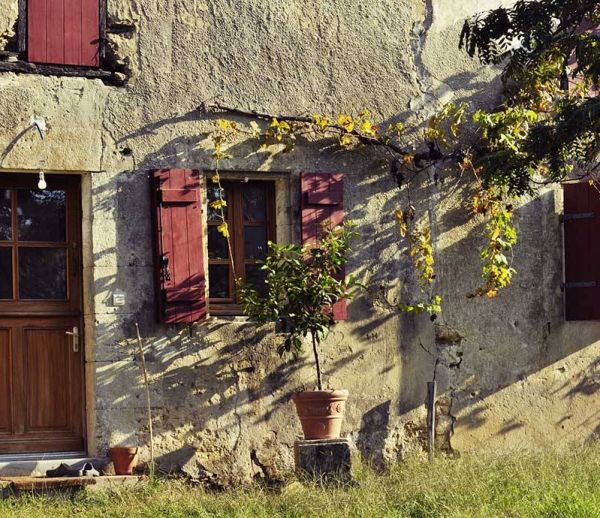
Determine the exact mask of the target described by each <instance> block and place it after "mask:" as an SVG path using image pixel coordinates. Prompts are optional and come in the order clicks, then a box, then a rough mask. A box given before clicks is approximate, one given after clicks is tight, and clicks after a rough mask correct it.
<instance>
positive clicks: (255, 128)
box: [250, 121, 260, 137]
mask: <svg viewBox="0 0 600 518" xmlns="http://www.w3.org/2000/svg"><path fill="white" fill-rule="evenodd" d="M250 128H251V129H252V136H253V137H258V135H260V128H259V127H258V123H257V122H256V121H251V122H250Z"/></svg>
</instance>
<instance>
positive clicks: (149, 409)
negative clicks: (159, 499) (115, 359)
mask: <svg viewBox="0 0 600 518" xmlns="http://www.w3.org/2000/svg"><path fill="white" fill-rule="evenodd" d="M135 331H136V334H137V343H138V350H139V353H140V358H141V360H142V372H143V373H144V386H145V388H146V411H147V413H148V429H149V430H150V476H154V470H155V464H154V432H153V430H152V405H151V404H150V382H149V380H148V369H147V368H146V359H145V358H144V344H143V343H142V337H141V335H140V327H139V326H138V323H137V322H136V323H135Z"/></svg>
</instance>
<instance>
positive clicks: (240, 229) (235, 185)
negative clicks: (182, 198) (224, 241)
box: [206, 178, 277, 316]
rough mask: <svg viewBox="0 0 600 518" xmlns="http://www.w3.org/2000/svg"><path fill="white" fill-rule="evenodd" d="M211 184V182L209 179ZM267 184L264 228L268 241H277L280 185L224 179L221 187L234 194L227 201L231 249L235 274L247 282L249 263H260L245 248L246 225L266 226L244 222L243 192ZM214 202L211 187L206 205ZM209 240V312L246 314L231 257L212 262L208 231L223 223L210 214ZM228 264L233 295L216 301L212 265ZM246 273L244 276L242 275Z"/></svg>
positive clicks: (266, 181)
mask: <svg viewBox="0 0 600 518" xmlns="http://www.w3.org/2000/svg"><path fill="white" fill-rule="evenodd" d="M208 181H209V182H210V180H208ZM259 183H260V184H264V187H265V190H266V199H265V205H266V219H265V224H264V226H265V227H266V231H267V241H274V242H275V241H276V239H277V221H276V214H277V210H276V206H277V200H276V182H275V181H274V180H273V179H264V180H262V179H260V180H257V179H252V180H248V181H245V180H242V179H240V180H237V179H234V178H224V179H223V180H222V181H221V185H222V186H223V188H226V187H228V188H230V189H231V191H230V192H231V194H230V195H229V196H230V198H231V199H229V198H227V202H228V205H227V209H228V210H227V224H228V226H229V234H230V241H231V247H232V252H233V263H234V267H235V271H236V272H237V273H238V274H239V275H240V276H241V277H242V279H245V277H246V275H245V274H246V271H245V270H246V265H247V264H257V263H258V261H259V259H254V260H253V259H247V258H246V254H245V248H244V228H245V227H246V226H263V224H261V223H259V224H255V225H253V224H252V223H248V222H245V221H244V212H243V206H244V196H243V191H244V187H245V186H250V185H252V184H259ZM209 202H210V200H209V196H208V185H207V190H206V203H207V204H208V203H209ZM206 218H207V221H206V224H207V227H206V228H207V237H206V251H207V254H206V268H207V270H206V272H207V278H208V289H207V302H208V311H209V313H210V314H212V315H223V316H226V315H232V316H233V315H242V314H243V311H242V305H241V303H240V301H239V299H238V298H237V297H235V295H233V291H234V285H235V283H234V278H233V271H232V269H231V265H230V264H231V263H230V261H229V258H227V259H211V258H210V252H209V245H208V230H209V229H210V227H216V226H218V225H219V224H220V220H214V221H211V220H209V219H208V212H207V216H206ZM218 264H223V265H228V268H229V294H230V297H227V298H213V297H210V266H211V265H218ZM240 272H243V273H240Z"/></svg>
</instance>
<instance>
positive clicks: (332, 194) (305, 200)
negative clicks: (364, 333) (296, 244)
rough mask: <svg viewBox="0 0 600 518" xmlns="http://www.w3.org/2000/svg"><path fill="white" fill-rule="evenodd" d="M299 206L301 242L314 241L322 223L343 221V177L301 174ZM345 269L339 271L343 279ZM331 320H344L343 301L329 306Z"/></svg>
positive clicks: (345, 315)
mask: <svg viewBox="0 0 600 518" xmlns="http://www.w3.org/2000/svg"><path fill="white" fill-rule="evenodd" d="M300 195H301V201H300V208H301V224H302V243H304V244H315V243H318V241H319V235H320V234H321V233H322V231H323V223H325V222H326V221H330V222H331V223H332V224H333V225H334V226H336V225H340V224H341V223H342V222H343V221H344V178H343V175H341V174H326V173H301V174H300ZM344 275H345V272H343V271H342V272H341V273H340V278H343V276H344ZM333 317H334V318H335V320H346V319H347V312H346V301H345V300H340V301H339V302H337V303H336V304H335V305H334V306H333Z"/></svg>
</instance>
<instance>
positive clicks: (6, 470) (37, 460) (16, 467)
mask: <svg viewBox="0 0 600 518" xmlns="http://www.w3.org/2000/svg"><path fill="white" fill-rule="evenodd" d="M87 462H90V463H91V464H93V466H94V467H95V468H96V469H97V470H99V471H101V470H102V469H104V467H105V466H106V465H107V464H108V463H109V462H110V459H107V458H98V457H85V456H83V455H81V454H68V453H51V454H21V455H14V456H9V455H0V479H6V478H13V477H34V478H37V477H43V476H45V475H46V471H48V470H49V469H54V468H57V467H58V466H59V465H60V464H62V463H65V464H67V465H68V466H71V467H76V468H79V467H81V466H83V465H84V464H85V463H87Z"/></svg>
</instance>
